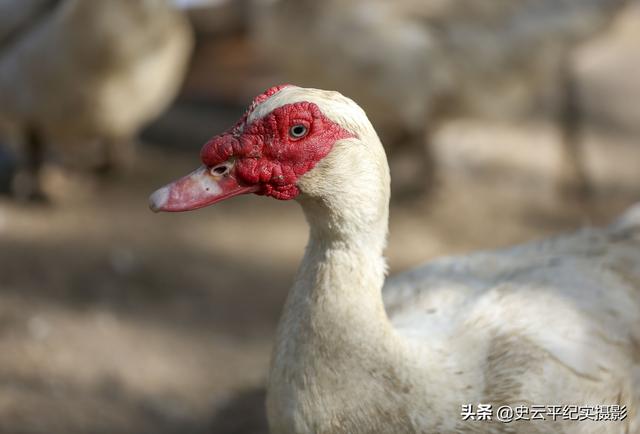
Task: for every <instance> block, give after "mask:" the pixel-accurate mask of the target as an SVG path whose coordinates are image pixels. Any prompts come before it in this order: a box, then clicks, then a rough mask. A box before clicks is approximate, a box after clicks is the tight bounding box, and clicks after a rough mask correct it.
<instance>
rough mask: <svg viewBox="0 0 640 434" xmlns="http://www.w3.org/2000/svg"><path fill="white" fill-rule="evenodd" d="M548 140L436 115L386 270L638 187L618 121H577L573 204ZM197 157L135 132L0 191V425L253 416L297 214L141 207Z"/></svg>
mask: <svg viewBox="0 0 640 434" xmlns="http://www.w3.org/2000/svg"><path fill="white" fill-rule="evenodd" d="M212 132H214V131H212ZM555 140H556V139H555V135H554V131H553V129H552V128H550V127H549V126H547V125H542V124H529V125H519V126H504V125H486V124H480V123H474V122H458V123H456V124H452V125H451V127H449V128H447V129H446V130H444V131H443V132H442V133H441V134H440V135H439V136H438V141H437V142H438V143H437V145H438V146H437V151H438V152H437V154H438V156H439V159H440V161H441V167H442V170H441V172H440V175H439V183H438V184H439V185H438V188H437V190H436V193H435V196H434V197H432V198H431V199H430V200H428V201H423V200H419V201H417V202H415V203H412V204H402V205H397V204H396V205H394V206H393V208H392V211H391V223H390V228H391V235H390V239H389V248H388V251H387V255H388V258H389V262H390V264H391V270H392V272H393V273H395V272H398V271H400V270H403V269H406V268H409V267H412V266H415V265H418V264H420V263H422V262H424V261H426V260H428V259H430V258H433V257H435V256H440V255H446V254H453V253H461V252H467V251H472V250H475V249H479V248H494V247H498V246H504V245H509V244H511V243H515V242H520V241H524V240H530V239H533V238H537V237H541V236H545V235H548V234H552V233H556V232H559V231H563V230H568V229H571V228H575V227H579V226H581V225H584V224H589V223H591V224H600V223H603V222H606V221H608V220H610V219H611V218H613V217H614V216H615V215H617V214H618V213H619V212H620V211H621V210H623V209H624V208H625V207H626V206H628V205H629V204H631V203H632V202H634V201H637V200H640V182H639V181H640V173H639V172H640V171H638V161H640V147H639V146H638V144H637V141H636V140H635V139H634V138H633V137H631V138H629V137H626V138H624V137H613V136H607V135H602V134H601V135H591V136H589V141H588V142H589V143H588V144H589V146H588V150H589V162H590V170H591V172H592V174H593V176H594V179H595V180H596V184H597V192H596V193H597V194H596V197H595V199H594V200H593V201H591V202H590V203H589V204H588V205H586V206H578V205H576V204H572V203H571V202H568V201H565V200H562V199H560V198H558V196H557V194H556V190H555V188H554V179H556V178H555V174H556V172H557V167H558V162H557V160H558V158H557V153H558V148H557V146H555V143H556V142H555ZM197 164H198V162H197V149H173V150H167V149H165V148H159V147H157V146H153V145H144V146H141V147H140V149H139V151H138V158H137V161H136V164H135V166H134V167H133V168H132V169H131V170H130V171H128V172H127V173H125V174H123V175H121V176H117V177H114V178H113V179H111V180H109V181H108V182H97V181H95V180H92V179H91V178H87V177H85V176H81V175H68V174H64V173H63V172H60V170H58V169H55V168H52V169H50V170H49V171H48V175H47V178H46V179H47V188H48V190H49V191H50V194H51V196H52V198H53V201H54V202H53V204H52V205H50V206H25V205H17V204H15V203H12V202H10V201H8V200H6V199H2V200H1V201H0V246H1V248H0V432H2V433H16V434H17V433H43V434H44V433H47V434H53V433H67V434H75V433H78V434H79V433H123V434H124V433H136V434H138V433H156V434H165V433H167V434H168V433H231V434H254V433H265V432H266V426H265V419H264V412H263V401H264V388H263V383H264V379H265V375H266V372H267V368H268V361H269V352H270V346H271V340H272V336H273V333H274V328H275V325H276V322H277V319H278V315H279V312H280V309H281V306H282V303H283V299H284V297H285V295H286V292H287V289H288V286H289V284H290V283H291V280H292V277H293V273H294V272H295V268H296V266H297V263H298V261H299V259H300V257H301V255H302V251H303V248H304V244H305V240H306V224H305V222H304V219H303V216H302V213H301V212H300V210H299V209H298V207H297V205H296V204H295V203H294V202H278V201H275V200H273V199H267V198H262V197H256V196H252V197H248V196H247V197H239V198H235V199H233V200H231V201H229V202H225V203H221V204H219V205H216V206H215V207H211V208H208V209H204V210H201V211H198V212H194V213H186V214H161V215H154V214H152V213H151V212H150V211H149V210H148V209H147V196H148V194H149V193H150V192H151V191H153V190H154V189H155V188H157V187H158V186H160V185H162V184H163V183H165V182H167V181H169V180H171V179H173V178H174V177H176V176H179V175H181V174H184V173H186V172H187V171H188V170H191V169H192V168H193V167H194V166H196V165H197Z"/></svg>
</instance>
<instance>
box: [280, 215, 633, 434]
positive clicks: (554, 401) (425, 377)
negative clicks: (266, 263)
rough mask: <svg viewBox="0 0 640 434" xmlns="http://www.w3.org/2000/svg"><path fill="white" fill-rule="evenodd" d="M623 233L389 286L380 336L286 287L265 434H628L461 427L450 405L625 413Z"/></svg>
mask: <svg viewBox="0 0 640 434" xmlns="http://www.w3.org/2000/svg"><path fill="white" fill-rule="evenodd" d="M634 225H635V226H634V227H632V228H627V229H625V230H622V229H613V228H609V229H601V230H598V229H584V230H581V231H579V232H576V233H575V234H572V235H567V236H564V237H559V238H555V239H552V240H544V241H539V242H533V243H530V244H527V245H523V246H518V247H515V248H510V249H505V250H501V251H497V252H483V253H478V254H474V255H470V256H464V257H453V258H446V259H442V260H438V261H435V262H433V263H430V264H427V265H425V266H423V267H420V268H417V269H415V270H412V271H410V272H407V273H403V274H400V275H398V276H395V277H394V278H392V279H391V280H390V281H388V282H387V283H386V285H385V286H384V289H383V292H382V294H383V297H384V312H386V313H387V314H388V316H389V323H390V324H385V326H384V327H382V326H380V325H379V324H380V323H379V322H377V321H375V320H372V319H373V318H380V317H381V316H382V315H383V313H380V309H381V307H380V306H374V307H372V308H371V311H369V312H368V313H367V312H366V309H365V307H363V305H362V304H361V303H362V300H360V301H359V303H358V304H357V306H358V308H357V309H355V308H353V310H354V311H355V312H354V311H349V310H346V308H345V307H342V308H341V307H340V306H337V305H339V304H341V303H342V302H343V301H344V298H342V297H337V296H336V295H335V294H331V292H332V291H334V290H335V287H333V288H330V289H327V290H326V292H325V293H324V294H323V295H324V296H318V298H317V299H316V298H309V297H308V295H307V294H306V293H305V292H304V291H302V290H301V291H300V293H297V292H296V288H297V285H296V286H294V289H293V292H292V293H291V295H290V299H289V300H288V301H287V305H286V307H285V311H284V314H283V319H282V320H281V324H280V327H279V329H278V339H277V341H276V348H275V353H274V360H273V363H272V370H271V374H270V378H269V388H268V391H269V395H268V410H269V416H270V420H271V421H275V424H274V429H273V432H275V433H312V432H313V433H316V432H318V433H354V432H357V433H373V432H376V433H404V432H406V433H466V432H479V433H494V432H495V433H502V432H518V433H520V432H532V433H591V432H593V433H619V432H625V430H629V429H633V430H631V431H629V432H638V431H637V430H638V421H637V419H636V420H635V422H634V421H629V420H625V421H622V422H620V423H616V422H611V421H605V422H600V423H597V422H594V423H590V424H589V425H587V426H585V423H584V422H582V423H578V422H575V421H558V422H554V423H549V422H547V423H546V424H541V423H535V422H527V421H524V422H522V421H520V422H515V423H516V430H515V431H514V430H513V429H514V426H513V424H506V423H503V422H499V421H492V422H488V421H475V422H469V421H466V422H463V421H462V420H461V416H460V415H461V408H462V405H464V404H471V405H473V406H474V407H477V405H478V404H481V403H482V404H491V405H492V408H493V409H494V411H495V410H496V409H497V408H498V407H500V406H504V405H508V406H510V407H511V408H515V407H516V406H519V405H526V406H529V407H530V406H531V405H540V404H542V405H571V404H573V405H579V406H580V405H581V406H589V405H591V406H593V405H598V404H602V405H611V404H614V405H615V404H618V405H625V403H626V405H627V408H633V407H637V405H638V402H640V395H639V389H638V384H639V383H638V382H639V381H640V376H639V375H638V365H637V363H638V362H637V361H638V356H639V355H640V348H638V346H637V342H638V337H639V335H638V333H639V332H640V303H639V302H638V288H639V286H638V285H639V284H640V255H638V249H639V248H640V221H637V222H636V223H634ZM328 263H330V261H328ZM328 263H322V262H319V264H321V265H320V266H322V267H324V266H328V267H329V268H330V269H331V271H330V272H332V273H335V272H336V271H335V270H336V269H339V268H340V267H344V265H335V266H331V265H328ZM336 274H339V273H336ZM360 278H361V277H360V276H358V277H356V278H355V279H354V283H357V281H358V280H359V279H360ZM298 285H300V284H298ZM302 286H304V285H302ZM346 291H352V290H351V288H348V289H346ZM346 291H345V293H343V294H342V296H344V297H346V296H347V293H346ZM354 291H356V290H354ZM369 295H370V294H367V296H366V297H367V298H369V297H368V296H369ZM362 298H363V299H364V298H365V297H362ZM332 299H333V300H335V301H334V303H332V302H331V300H332ZM303 307H304V308H303ZM337 324H339V326H338V325H337ZM323 325H324V326H325V327H322V326H323ZM342 327H344V328H342ZM636 417H637V415H636ZM630 418H633V416H628V419H630ZM472 424H475V425H472ZM523 424H525V426H523ZM526 424H532V425H531V426H528V425H526ZM630 427H632V428H630Z"/></svg>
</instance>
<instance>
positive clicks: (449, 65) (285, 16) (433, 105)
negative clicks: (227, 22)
mask: <svg viewBox="0 0 640 434" xmlns="http://www.w3.org/2000/svg"><path fill="white" fill-rule="evenodd" d="M254 3H255V7H254V8H252V9H251V10H252V11H253V12H254V13H253V14H252V15H253V17H254V20H253V24H254V29H255V30H254V32H253V34H254V42H255V44H256V46H257V47H258V49H257V50H256V52H258V53H263V54H264V56H265V58H267V59H268V60H270V61H272V63H273V65H274V66H275V67H277V68H278V69H279V70H280V71H281V72H282V73H283V74H284V75H283V76H284V77H285V79H286V80H289V81H293V82H296V83H300V84H302V85H313V86H320V87H326V88H333V89H337V90H339V91H344V92H348V93H349V94H350V95H353V97H354V98H356V99H357V100H358V101H359V102H360V103H361V105H362V107H363V108H364V109H365V110H366V111H367V113H368V114H369V116H370V117H371V119H372V121H373V122H374V124H375V125H376V126H377V128H378V130H379V132H380V133H381V134H382V138H383V140H384V142H385V145H386V146H387V147H388V148H387V149H388V150H389V152H390V159H391V164H392V173H393V174H394V179H395V180H396V183H395V184H397V182H398V181H402V183H403V184H405V185H406V187H409V190H414V189H415V187H428V186H429V185H430V184H431V181H432V180H431V179H430V176H429V175H430V174H432V173H434V170H433V169H434V164H435V163H434V157H433V156H432V155H431V149H430V147H429V142H431V141H432V137H433V134H434V133H435V132H436V130H437V129H438V128H439V127H440V126H441V125H442V124H443V122H445V121H446V120H449V119H452V118H455V117H459V116H466V115H485V116H486V115H489V116H499V117H502V118H505V117H506V118H514V117H516V118H517V117H518V116H522V114H523V111H529V110H531V107H532V106H534V107H535V106H536V105H537V106H540V105H541V104H544V105H549V102H541V101H545V100H548V99H552V100H555V101H552V102H551V103H550V104H551V105H552V107H557V109H556V110H557V111H558V124H559V128H560V129H561V140H562V142H561V143H562V147H561V148H560V149H561V152H560V153H559V154H560V155H561V157H562V159H561V162H562V165H561V173H559V178H560V183H559V184H560V186H561V187H562V191H564V192H566V193H571V194H570V195H573V196H574V197H575V196H577V197H580V196H584V194H586V193H587V190H588V183H587V174H586V169H585V167H584V163H583V156H582V152H581V148H580V146H579V143H578V142H579V141H580V138H581V137H580V133H581V130H580V126H581V125H580V123H581V113H580V111H579V109H580V104H579V101H578V96H579V95H578V94H577V92H578V89H577V84H576V83H575V79H574V77H572V70H571V66H570V65H569V60H570V59H569V54H570V50H571V48H572V47H574V46H575V45H576V44H577V43H579V42H580V41H583V40H584V39H585V38H588V37H590V36H592V35H595V34H597V32H599V31H602V29H603V27H604V26H605V25H606V24H608V23H609V22H610V21H611V19H612V17H613V16H615V14H616V13H617V12H618V11H619V10H620V9H621V7H622V5H624V4H625V0H590V1H583V0H561V1H558V0H521V1H517V2H513V1H510V0H493V1H490V2H473V1H467V0H447V1H441V0H426V1H425V0H398V1H393V2H390V1H385V0H354V1H349V2H344V1H341V0H328V1H324V2H317V1H314V0H254ZM551 95H553V97H551ZM407 154H408V155H410V156H411V157H412V160H413V162H414V163H416V164H414V165H415V166H416V167H414V168H413V170H414V171H417V172H416V173H413V174H412V175H411V176H410V177H409V179H405V178H407V165H406V164H405V165H401V166H399V170H395V171H394V167H395V166H394V164H395V160H396V158H397V156H403V155H407ZM405 159H406V158H405ZM401 178H402V179H401ZM412 185H413V186H412ZM394 190H395V188H394ZM399 191H402V190H399Z"/></svg>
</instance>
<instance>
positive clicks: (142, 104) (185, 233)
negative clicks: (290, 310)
mask: <svg viewBox="0 0 640 434" xmlns="http://www.w3.org/2000/svg"><path fill="white" fill-rule="evenodd" d="M638 41H640V4H639V2H637V1H630V0H627V1H623V0H522V1H518V2H514V1H512V0H491V1H488V2H473V1H469V0H423V1H420V0H398V1H395V2H390V1H384V0H369V1H365V0H353V1H350V2H345V1H338V0H327V1H325V2H318V1H313V0H237V1H233V0H173V1H171V2H169V1H168V0H167V1H165V0H92V1H88V0H0V191H1V192H2V196H0V432H2V433H72V434H73V433H158V434H162V433H236V434H249V433H266V425H265V423H266V422H265V419H264V411H263V400H264V388H263V383H264V379H265V375H266V372H267V369H268V363H269V353H270V347H271V339H272V336H273V333H274V330H275V326H276V323H277V319H278V315H279V312H280V309H281V306H282V303H283V301H284V297H285V296H286V293H287V290H288V287H289V285H290V284H291V282H292V279H293V274H294V272H295V269H296V266H297V264H298V261H299V260H300V258H301V256H302V252H303V248H304V244H305V241H306V230H307V229H306V223H305V222H304V218H303V216H302V214H301V212H300V210H299V209H298V207H297V205H296V204H295V203H292V202H279V201H276V200H273V199H267V198H263V197H256V196H252V197H239V198H235V199H234V200H232V201H229V202H224V203H221V204H218V205H216V206H215V207H211V208H208V209H204V210H201V211H198V212H195V213H186V214H173V215H167V214H164V215H153V214H151V213H150V212H149V210H148V209H147V197H148V194H149V193H150V192H152V191H153V190H155V189H156V188H157V187H159V186H161V185H163V184H164V183H166V182H168V181H170V180H172V179H174V178H175V177H177V176H180V175H182V174H185V173H187V171H190V170H191V169H193V168H195V167H196V166H197V165H199V161H198V151H199V149H200V147H201V145H202V144H203V143H204V142H205V141H206V140H207V139H208V138H209V137H211V136H212V135H214V134H216V133H218V132H220V131H222V130H223V129H226V128H228V127H229V126H231V125H232V124H233V123H234V122H235V121H236V120H237V119H238V118H239V117H240V116H241V115H242V113H243V111H244V109H245V108H246V105H247V104H248V103H249V102H250V101H251V99H252V97H253V96H254V95H256V94H258V93H260V92H261V91H262V90H264V89H265V88H267V87H269V86H271V85H273V84H277V83H283V82H291V83H295V84H300V85H304V86H312V87H321V88H333V89H337V90H340V91H341V92H343V93H344V94H346V95H348V96H351V97H352V98H354V99H355V100H356V101H357V102H359V103H360V104H361V105H362V106H363V107H364V108H365V110H366V111H367V113H368V114H369V115H370V118H371V119H372V121H373V122H374V125H375V126H376V128H377V130H378V132H379V133H380V135H381V137H382V138H383V141H384V143H385V146H386V147H387V153H388V155H389V158H390V163H391V167H392V176H393V179H394V181H393V198H394V199H393V201H392V208H391V222H390V231H391V232H390V233H391V234H390V239H389V248H388V250H387V256H388V259H389V263H390V266H391V272H392V273H395V272H398V271H402V270H404V269H407V268H410V267H413V266H416V265H418V264H420V263H423V262H425V261H427V260H429V259H430V258H434V257H436V256H441V255H450V254H457V253H464V252H469V251H473V250H475V249H489V248H495V247H499V246H506V245H510V244H512V243H516V242H521V241H526V240H531V239H535V238H539V237H543V236H547V235H550V234H554V233H558V232H561V231H565V230H570V229H572V228H577V227H580V226H582V225H587V224H603V223H606V222H607V221H609V220H610V219H612V218H614V217H615V216H616V215H617V214H618V213H620V212H621V211H622V210H624V209H625V208H626V207H627V206H629V205H630V204H632V203H634V202H636V201H638V200H640V143H639V138H640V105H639V104H638V101H640V80H638V77H639V76H640V44H639V43H638Z"/></svg>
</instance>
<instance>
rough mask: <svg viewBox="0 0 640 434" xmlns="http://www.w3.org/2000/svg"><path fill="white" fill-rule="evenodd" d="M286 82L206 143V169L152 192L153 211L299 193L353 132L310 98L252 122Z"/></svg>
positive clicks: (293, 196)
mask: <svg viewBox="0 0 640 434" xmlns="http://www.w3.org/2000/svg"><path fill="white" fill-rule="evenodd" d="M287 86H288V85H283V86H275V87H272V88H270V89H268V90H267V91H266V92H264V93H263V94H261V95H259V96H258V97H256V98H255V99H254V101H253V103H252V104H251V106H250V107H249V109H248V110H247V112H246V113H245V114H244V116H243V117H242V119H240V121H239V122H238V123H237V124H236V125H235V126H234V127H233V128H231V129H230V130H228V131H226V132H224V133H222V134H220V135H218V136H216V137H214V138H212V139H211V140H209V142H207V143H206V144H205V145H204V146H203V148H202V151H201V153H200V156H201V159H202V163H203V164H204V167H202V168H200V169H198V170H197V171H196V172H193V173H192V174H190V175H188V176H186V177H185V178H182V179H180V180H178V181H176V182H174V183H172V184H170V185H168V186H166V187H163V188H162V189H160V190H158V191H157V192H155V193H154V194H153V195H152V196H151V207H152V209H154V210H157V211H187V210H191V209H196V208H201V207H203V206H207V205H210V204H213V203H215V202H218V201H220V200H223V199H225V198H227V197H231V196H235V195H237V194H242V193H250V192H253V193H257V194H262V195H267V196H272V197H274V198H276V199H281V200H288V199H293V198H295V197H296V196H298V194H300V190H299V189H298V186H297V185H296V182H297V180H298V178H299V177H300V176H302V175H303V174H305V173H306V172H308V171H309V170H311V169H313V167H314V166H315V165H316V164H317V163H318V162H319V161H320V160H321V159H322V158H324V157H325V156H326V155H327V154H328V153H329V152H330V151H331V149H332V147H333V144H334V143H335V142H336V141H337V140H340V139H345V138H348V137H353V134H352V133H350V132H349V131H347V130H345V129H344V128H342V127H341V126H340V125H338V124H337V123H335V122H334V121H332V120H330V119H329V118H327V117H326V116H325V115H324V114H323V113H322V111H321V110H320V108H319V107H318V106H317V105H316V104H314V103H312V102H308V101H298V102H292V103H289V104H284V105H281V106H279V107H277V108H275V109H274V110H272V111H271V112H270V113H268V114H267V115H265V116H264V117H262V118H259V119H255V120H253V121H252V122H251V123H248V120H249V119H250V118H251V114H252V113H253V112H254V110H256V108H257V107H258V106H260V104H264V103H265V102H266V101H267V100H268V99H269V98H271V97H272V96H273V95H275V94H276V93H278V92H280V91H281V90H282V89H284V88H286V87H287Z"/></svg>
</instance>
